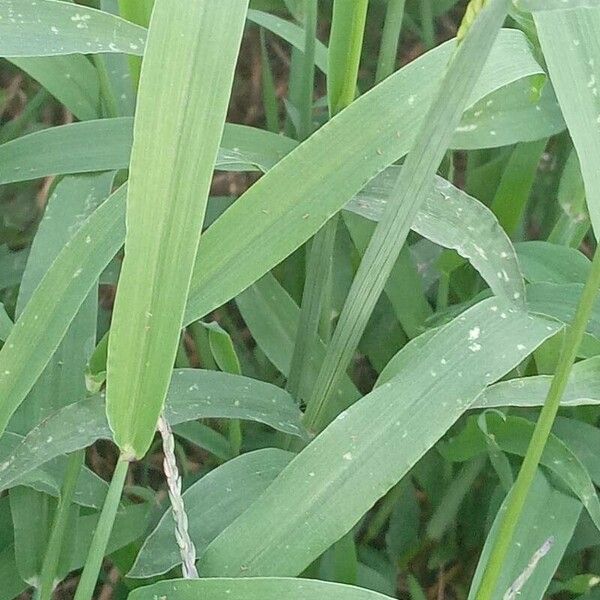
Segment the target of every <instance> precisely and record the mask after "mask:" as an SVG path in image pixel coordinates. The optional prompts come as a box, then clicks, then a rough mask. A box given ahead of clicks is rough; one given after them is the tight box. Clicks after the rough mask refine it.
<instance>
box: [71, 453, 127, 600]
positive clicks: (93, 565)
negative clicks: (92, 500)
mask: <svg viewBox="0 0 600 600" xmlns="http://www.w3.org/2000/svg"><path fill="white" fill-rule="evenodd" d="M128 467H129V462H128V461H126V460H123V459H122V458H119V460H118V461H117V466H116V467H115V472H114V473H113V476H112V480H111V482H110V486H109V488H108V493H107V494H106V500H105V501H104V506H103V507H102V512H101V513H100V519H99V520H98V525H97V526H96V530H95V531H94V537H93V538H92V543H91V545H90V549H89V552H88V556H87V560H86V561H85V566H84V567H83V572H82V573H81V578H80V579H79V585H78V586H77V591H76V592H75V598H74V600H92V595H93V593H94V588H95V587H96V583H97V581H98V575H99V573H100V568H101V567H102V561H103V560H104V554H105V553H106V547H107V546H108V540H109V538H110V533H111V531H112V528H113V524H114V522H115V517H116V516H117V510H118V508H119V501H120V499H121V492H122V490H123V485H124V484H125V477H126V476H127V469H128Z"/></svg>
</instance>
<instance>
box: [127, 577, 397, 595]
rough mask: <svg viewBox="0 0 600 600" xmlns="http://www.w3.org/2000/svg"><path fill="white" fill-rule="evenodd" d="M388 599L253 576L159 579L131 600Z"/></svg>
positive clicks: (320, 583) (359, 590) (339, 587)
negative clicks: (164, 599)
mask: <svg viewBox="0 0 600 600" xmlns="http://www.w3.org/2000/svg"><path fill="white" fill-rule="evenodd" d="M162 596H164V597H167V598H169V599H170V600H193V599H195V598H199V597H201V598H205V599H206V600H221V599H222V598H227V599H228V600H281V599H282V598H285V600H390V597H389V596H384V595H383V594H379V593H377V592H373V591H371V590H366V589H362V588H358V587H353V586H349V585H342V584H340V583H329V582H325V581H311V580H310V579H285V578H275V577H269V578H260V577H259V578H256V579H246V580H239V579H219V578H215V579H196V580H194V581H191V580H189V579H188V580H183V579H180V580H175V581H161V582H160V583H156V584H154V585H151V586H148V587H142V588H138V589H137V590H134V591H133V592H132V593H131V594H130V595H129V598H130V600H153V599H154V598H159V597H162Z"/></svg>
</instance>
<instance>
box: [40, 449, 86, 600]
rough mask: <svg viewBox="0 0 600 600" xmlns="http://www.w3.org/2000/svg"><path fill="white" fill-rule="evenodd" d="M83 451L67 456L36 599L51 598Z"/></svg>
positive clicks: (49, 599)
mask: <svg viewBox="0 0 600 600" xmlns="http://www.w3.org/2000/svg"><path fill="white" fill-rule="evenodd" d="M83 458H84V451H83V450H79V451H77V452H73V453H72V454H71V455H70V456H69V461H68V463H67V470H66V471H65V476H64V479H63V483H62V487H61V490H60V498H59V500H58V505H57V507H56V513H55V514H54V520H53V522H52V530H51V531H50V539H49V540H48V546H47V548H46V554H45V555H44V562H43V564H42V571H41V574H40V587H39V592H38V595H37V596H36V597H37V598H38V600H51V598H52V592H53V590H54V585H55V582H56V578H57V571H58V563H59V560H60V555H61V552H62V548H63V543H64V539H65V533H66V530H67V525H68V523H69V514H70V512H71V502H72V500H73V495H74V493H75V487H76V486H77V478H78V477H79V472H80V470H81V465H82V464H83Z"/></svg>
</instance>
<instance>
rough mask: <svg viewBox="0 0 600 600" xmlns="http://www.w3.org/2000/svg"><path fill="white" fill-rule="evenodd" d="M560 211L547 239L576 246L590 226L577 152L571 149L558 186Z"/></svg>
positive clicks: (555, 242)
mask: <svg viewBox="0 0 600 600" xmlns="http://www.w3.org/2000/svg"><path fill="white" fill-rule="evenodd" d="M558 204H559V205H560V208H561V212H560V216H559V217H558V220H557V221H556V225H555V226H554V228H553V229H552V231H551V232H550V234H549V235H548V241H549V242H552V243H554V244H565V245H567V246H571V247H573V248H578V247H579V245H580V244H581V242H582V241H583V239H584V238H585V236H586V234H587V232H588V230H589V228H590V217H589V215H588V211H587V208H586V204H585V186H584V184H583V177H582V176H581V170H580V168H579V159H578V158H577V152H576V151H575V150H574V149H573V150H571V153H570V154H569V158H568V159H567V162H566V164H565V167H564V169H563V172H562V175H561V178H560V184H559V186H558Z"/></svg>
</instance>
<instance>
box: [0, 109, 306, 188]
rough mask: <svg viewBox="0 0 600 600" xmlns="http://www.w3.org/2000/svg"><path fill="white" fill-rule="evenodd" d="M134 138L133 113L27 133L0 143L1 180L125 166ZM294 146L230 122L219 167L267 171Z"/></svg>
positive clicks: (218, 156)
mask: <svg viewBox="0 0 600 600" xmlns="http://www.w3.org/2000/svg"><path fill="white" fill-rule="evenodd" d="M90 139H93V140H94V143H93V144H90ZM132 139H133V119H132V118H130V117H119V118H115V119H97V120H90V121H85V122H83V123H71V124H69V125H60V126H58V127H51V128H49V129H43V130H41V131H36V132H35V133H30V134H28V135H24V136H22V137H20V138H17V139H16V140H13V141H11V142H8V143H6V144H2V145H0V184H2V183H13V182H16V181H27V180H29V179H36V178H38V177H46V176H48V175H63V174H66V173H86V172H92V171H105V170H117V169H126V168H128V166H129V158H130V153H131V143H132ZM295 145H296V142H294V141H293V140H290V139H288V138H286V137H283V136H281V135H276V134H274V133H270V132H268V131H263V130H262V129H257V128H255V127H247V126H244V125H235V124H233V123H226V124H225V130H224V132H223V138H222V140H221V147H220V148H219V152H218V155H217V161H216V164H215V168H216V169H221V170H223V171H254V170H260V171H265V172H266V171H268V170H269V169H270V168H271V167H273V166H275V164H277V163H278V162H279V161H280V160H281V159H282V158H283V157H284V156H285V155H286V154H287V153H288V152H289V151H290V150H292V148H294V146H295Z"/></svg>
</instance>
